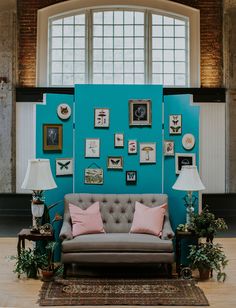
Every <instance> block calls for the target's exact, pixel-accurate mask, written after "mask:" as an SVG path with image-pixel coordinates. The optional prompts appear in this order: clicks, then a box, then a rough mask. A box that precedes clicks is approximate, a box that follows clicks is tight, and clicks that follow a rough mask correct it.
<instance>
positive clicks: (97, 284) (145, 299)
mask: <svg viewBox="0 0 236 308" xmlns="http://www.w3.org/2000/svg"><path fill="white" fill-rule="evenodd" d="M39 305H40V306H77V305H88V306H89V305H102V306H103V305H130V306H134V305H143V306H159V305H160V306H209V303H208V300H207V299H206V297H205V295H204V293H203V291H202V290H201V289H200V288H199V287H197V286H196V285H195V282H194V281H193V280H181V279H90V278H89V279H88V278H86V279H84V278H83V279H81V278H80V279H61V278H60V279H59V278H58V279H56V280H55V281H51V282H44V283H43V285H42V289H41V291H40V299H39Z"/></svg>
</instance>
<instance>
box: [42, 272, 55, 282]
mask: <svg viewBox="0 0 236 308" xmlns="http://www.w3.org/2000/svg"><path fill="white" fill-rule="evenodd" d="M41 272H42V280H43V281H51V280H53V276H54V272H53V271H52V270H42V271H41Z"/></svg>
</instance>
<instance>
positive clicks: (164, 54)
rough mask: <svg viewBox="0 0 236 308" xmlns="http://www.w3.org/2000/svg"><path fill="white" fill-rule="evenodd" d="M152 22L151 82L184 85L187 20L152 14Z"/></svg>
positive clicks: (185, 83) (185, 81) (185, 77)
mask: <svg viewBox="0 0 236 308" xmlns="http://www.w3.org/2000/svg"><path fill="white" fill-rule="evenodd" d="M152 22H153V24H152V61H153V65H152V82H153V83H157V84H159V83H160V84H161V83H163V84H164V86H165V85H166V86H175V85H176V86H180V85H181V86H186V85H187V84H188V82H187V63H188V59H187V50H186V47H187V39H188V38H187V34H186V28H187V21H184V20H180V19H177V18H172V17H169V16H161V15H158V14H153V15H152ZM154 61H155V62H154ZM163 61H164V62H163Z"/></svg>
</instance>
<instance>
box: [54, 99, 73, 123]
mask: <svg viewBox="0 0 236 308" xmlns="http://www.w3.org/2000/svg"><path fill="white" fill-rule="evenodd" d="M57 115H58V117H59V118H60V119H62V120H67V119H69V117H70V116H71V108H70V106H69V105H68V104H65V103H62V104H60V105H58V107H57Z"/></svg>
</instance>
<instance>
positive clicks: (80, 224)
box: [69, 202, 104, 237]
mask: <svg viewBox="0 0 236 308" xmlns="http://www.w3.org/2000/svg"><path fill="white" fill-rule="evenodd" d="M69 209H70V215H71V220H72V234H73V236H74V237H75V236H77V235H81V234H91V233H102V232H104V228H103V223H102V218H101V214H100V211H99V202H95V203H94V204H92V205H91V206H90V207H88V208H87V209H86V210H82V209H81V208H79V207H78V206H75V205H73V204H69Z"/></svg>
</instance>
